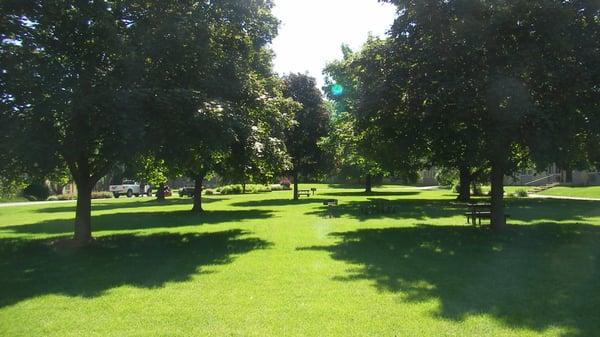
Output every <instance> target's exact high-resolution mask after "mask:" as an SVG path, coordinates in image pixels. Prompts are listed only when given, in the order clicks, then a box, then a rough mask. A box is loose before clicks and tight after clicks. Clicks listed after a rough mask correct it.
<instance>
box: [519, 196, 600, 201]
mask: <svg viewBox="0 0 600 337" xmlns="http://www.w3.org/2000/svg"><path fill="white" fill-rule="evenodd" d="M529 197H530V198H537V199H559V200H580V201H600V199H598V198H581V197H564V196H560V195H543V194H530V195H529Z"/></svg>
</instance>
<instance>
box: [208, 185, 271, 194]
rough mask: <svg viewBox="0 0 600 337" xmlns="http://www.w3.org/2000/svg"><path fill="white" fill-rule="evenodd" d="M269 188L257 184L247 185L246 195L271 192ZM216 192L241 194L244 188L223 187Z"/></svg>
mask: <svg viewBox="0 0 600 337" xmlns="http://www.w3.org/2000/svg"><path fill="white" fill-rule="evenodd" d="M271 190H272V189H271V186H267V185H257V184H247V185H246V193H265V192H271ZM217 192H219V193H221V194H242V193H243V192H244V187H243V186H242V185H240V184H234V185H225V186H221V187H219V188H217Z"/></svg>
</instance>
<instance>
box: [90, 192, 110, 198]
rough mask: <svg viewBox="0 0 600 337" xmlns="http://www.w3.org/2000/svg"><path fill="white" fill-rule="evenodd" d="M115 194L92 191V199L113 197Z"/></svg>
mask: <svg viewBox="0 0 600 337" xmlns="http://www.w3.org/2000/svg"><path fill="white" fill-rule="evenodd" d="M111 198H113V194H112V193H111V192H92V199H111Z"/></svg>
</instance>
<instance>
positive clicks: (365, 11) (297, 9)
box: [272, 0, 396, 88]
mask: <svg viewBox="0 0 600 337" xmlns="http://www.w3.org/2000/svg"><path fill="white" fill-rule="evenodd" d="M273 13H274V14H275V16H277V17H278V18H279V20H280V21H281V25H280V27H279V35H278V36H277V38H276V39H275V40H274V41H273V44H272V48H273V50H274V51H275V54H276V58H275V71H277V72H278V73H279V74H280V75H283V74H287V73H290V72H294V73H297V72H300V73H304V72H308V73H309V74H310V75H311V76H313V77H315V78H316V79H317V82H318V85H319V88H320V87H321V86H322V85H323V75H322V73H321V72H322V70H323V68H324V67H325V65H326V64H327V62H330V61H333V60H336V59H340V58H342V52H341V45H342V43H346V44H348V45H349V46H350V47H351V48H352V49H353V50H357V49H359V48H360V47H361V46H362V45H363V44H364V43H365V41H366V40H367V37H368V36H369V33H371V34H372V35H375V36H383V35H385V33H386V31H387V30H388V29H389V28H390V26H391V25H392V23H393V21H394V18H395V13H396V12H395V7H394V6H393V5H390V4H387V3H386V4H382V3H379V2H378V1H377V0H275V8H274V9H273Z"/></svg>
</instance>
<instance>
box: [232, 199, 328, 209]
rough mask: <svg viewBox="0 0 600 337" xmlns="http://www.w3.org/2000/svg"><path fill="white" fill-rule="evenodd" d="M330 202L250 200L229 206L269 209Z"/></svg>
mask: <svg viewBox="0 0 600 337" xmlns="http://www.w3.org/2000/svg"><path fill="white" fill-rule="evenodd" d="M327 200H330V199H324V198H315V197H307V198H303V199H298V200H294V199H265V200H250V201H240V202H234V203H232V204H231V205H233V206H237V207H270V206H275V207H279V206H294V205H308V204H323V202H325V201H327Z"/></svg>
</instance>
